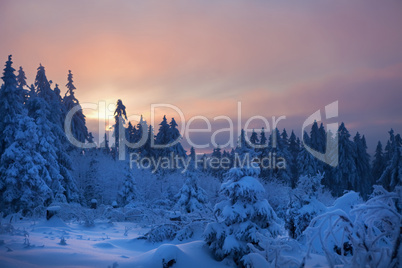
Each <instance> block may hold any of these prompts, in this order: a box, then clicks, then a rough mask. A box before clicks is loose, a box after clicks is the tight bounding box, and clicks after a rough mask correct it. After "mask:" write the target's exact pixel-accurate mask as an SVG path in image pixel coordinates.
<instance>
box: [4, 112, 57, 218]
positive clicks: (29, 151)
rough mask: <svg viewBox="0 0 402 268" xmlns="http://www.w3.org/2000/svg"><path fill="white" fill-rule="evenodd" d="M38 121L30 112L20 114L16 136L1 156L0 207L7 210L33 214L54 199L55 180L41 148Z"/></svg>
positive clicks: (6, 211) (7, 211) (8, 211)
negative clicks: (39, 148) (36, 121)
mask: <svg viewBox="0 0 402 268" xmlns="http://www.w3.org/2000/svg"><path fill="white" fill-rule="evenodd" d="M38 146H40V144H39V140H38V136H37V128H36V124H35V123H34V122H33V120H32V119H31V118H29V117H27V116H22V117H20V118H19V122H18V126H17V129H16V132H15V139H14V141H13V143H12V144H10V145H9V146H8V147H7V148H6V150H5V151H4V153H3V154H2V155H1V159H0V207H2V211H3V212H5V213H7V214H8V213H15V212H19V211H21V212H22V213H23V214H24V215H27V214H32V213H33V210H34V209H35V208H37V207H40V206H48V205H49V204H50V203H51V202H52V200H53V193H52V190H51V189H50V188H49V186H48V185H50V184H51V183H52V179H51V177H50V176H49V173H48V171H47V169H46V168H45V165H46V163H47V161H46V160H45V159H44V158H43V157H42V155H41V154H40V153H39V152H38Z"/></svg>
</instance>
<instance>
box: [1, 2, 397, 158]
mask: <svg viewBox="0 0 402 268" xmlns="http://www.w3.org/2000/svg"><path fill="white" fill-rule="evenodd" d="M401 29H402V2H401V1H398V0H384V1H371V0H359V1H346V0H340V1H321V0H316V1H310V0H306V1H257V0H256V1H239V0H230V1H229V0H225V1H212V0H203V1H201V0H180V1H176V0H174V1H152V0H151V1H150V0H147V1H128V0H127V1H104V0H102V1H99V0H98V1H50V0H49V1H28V0H25V1H20V0H17V1H7V0H3V1H1V2H0V36H1V39H0V59H2V61H3V62H5V61H6V60H7V56H8V55H9V54H13V61H14V63H15V67H16V69H17V68H18V67H19V66H23V68H24V70H25V72H26V75H27V78H28V82H29V83H33V80H34V78H35V74H36V68H37V67H38V66H39V63H41V64H42V65H44V66H45V68H46V72H47V77H48V78H49V79H51V80H53V82H54V83H58V84H59V85H61V86H62V90H65V87H64V85H65V84H66V78H67V72H68V70H69V69H71V70H72V72H73V74H74V81H75V86H76V87H77V91H76V96H77V97H78V99H79V100H80V102H81V103H86V102H98V101H107V102H110V103H115V102H116V100H117V99H122V100H123V102H124V104H125V105H126V107H127V113H128V114H144V115H145V117H146V118H147V120H148V121H149V114H150V105H151V104H152V103H169V104H173V105H175V106H177V107H179V108H180V109H181V110H182V111H183V112H184V114H185V116H186V118H187V119H188V118H190V117H192V116H195V115H203V116H207V117H209V118H213V117H214V116H219V115H227V116H231V117H233V118H235V117H236V114H237V109H236V108H237V102H238V101H241V103H242V108H243V110H242V116H243V118H244V121H245V120H246V119H247V118H249V117H251V116H253V115H262V116H264V117H268V118H271V116H277V117H279V116H281V115H285V116H286V117H287V119H286V120H283V121H282V122H281V123H280V124H279V125H278V127H279V128H283V127H286V128H287V129H288V130H290V129H294V130H295V132H296V134H297V135H298V136H300V133H299V132H300V131H301V126H302V123H303V121H304V119H306V118H307V117H308V116H309V115H310V114H312V113H313V112H315V111H316V110H318V109H323V108H324V106H325V105H327V104H329V103H331V102H333V101H336V100H338V101H339V118H338V121H339V122H341V121H344V122H345V123H346V126H347V127H348V129H349V130H350V132H351V134H352V135H354V134H355V133H356V131H359V132H361V133H362V134H365V135H366V137H367V140H368V142H369V146H370V147H369V150H370V151H369V152H370V153H372V151H373V150H374V147H375V144H376V142H377V140H379V139H381V140H382V141H385V139H386V138H387V131H388V130H389V129H390V128H391V127H392V128H394V129H395V131H396V132H399V133H401V132H402V117H401V115H402V105H401V101H402V94H401V93H402V30H401ZM86 114H87V119H88V124H89V127H90V130H92V131H94V132H96V130H94V129H91V128H96V122H95V119H94V117H95V113H94V112H92V111H87V112H86ZM167 116H168V117H172V116H176V115H175V113H172V114H168V115H167ZM159 121H160V120H159V119H157V123H159ZM257 125H258V122H255V126H257ZM215 127H219V122H216V125H215ZM222 127H228V126H227V125H225V126H222ZM199 139H200V140H201V139H202V137H199ZM204 139H205V137H204Z"/></svg>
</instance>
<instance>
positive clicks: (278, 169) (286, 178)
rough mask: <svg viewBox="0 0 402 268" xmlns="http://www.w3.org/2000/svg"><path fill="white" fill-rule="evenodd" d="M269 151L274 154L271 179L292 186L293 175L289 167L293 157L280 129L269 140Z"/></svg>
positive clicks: (270, 171)
mask: <svg viewBox="0 0 402 268" xmlns="http://www.w3.org/2000/svg"><path fill="white" fill-rule="evenodd" d="M268 151H269V152H270V153H271V154H272V159H275V165H274V161H273V160H272V167H271V169H270V170H269V173H270V175H269V176H270V179H273V180H277V181H278V182H281V183H285V184H287V185H289V186H290V185H291V180H292V179H291V177H292V173H291V171H290V168H289V167H288V163H289V161H291V159H292V156H291V154H290V152H289V149H288V143H287V140H286V139H283V138H282V136H281V135H280V133H279V130H278V129H275V130H274V131H273V132H272V134H271V135H270V138H269V143H268Z"/></svg>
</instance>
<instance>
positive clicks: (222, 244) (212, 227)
mask: <svg viewBox="0 0 402 268" xmlns="http://www.w3.org/2000/svg"><path fill="white" fill-rule="evenodd" d="M258 171H259V170H257V169H240V168H232V169H231V170H230V171H229V172H228V174H227V181H226V182H225V183H223V184H222V187H221V191H220V193H221V194H222V195H224V196H225V197H226V200H224V201H222V202H220V203H218V204H217V205H216V206H215V214H216V215H217V217H218V222H214V223H210V224H208V225H207V227H206V229H205V233H204V235H205V241H206V243H207V245H208V246H209V248H210V249H211V250H212V252H213V254H214V256H215V257H216V259H218V260H222V259H224V258H228V259H232V260H233V261H234V262H235V263H236V264H237V265H242V263H241V258H242V257H243V256H244V255H245V254H248V253H249V252H250V249H249V247H248V246H247V244H248V243H251V244H252V245H258V244H259V242H260V241H261V239H260V237H259V234H264V235H266V236H271V237H275V236H277V235H278V234H279V232H280V228H279V224H278V222H279V220H278V218H277V216H276V214H275V212H274V211H273V209H272V208H271V206H270V205H269V203H268V201H267V200H266V199H262V198H261V195H262V194H263V192H264V188H263V186H262V185H261V184H260V182H259V181H258V179H256V178H254V177H251V176H256V175H258Z"/></svg>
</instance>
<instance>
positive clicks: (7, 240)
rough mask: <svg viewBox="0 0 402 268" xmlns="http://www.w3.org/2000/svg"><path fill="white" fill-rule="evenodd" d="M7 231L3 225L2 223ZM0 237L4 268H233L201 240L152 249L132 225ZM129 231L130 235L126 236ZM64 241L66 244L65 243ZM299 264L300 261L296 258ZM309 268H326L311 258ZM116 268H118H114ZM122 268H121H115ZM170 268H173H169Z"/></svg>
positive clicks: (38, 228) (24, 224)
mask: <svg viewBox="0 0 402 268" xmlns="http://www.w3.org/2000/svg"><path fill="white" fill-rule="evenodd" d="M3 226H5V223H3ZM12 226H13V229H12V230H10V232H8V233H3V234H0V267H2V268H6V267H147V268H148V267H163V263H165V264H166V265H167V263H168V262H169V261H171V260H172V259H174V260H176V263H172V262H171V264H173V265H172V267H178V268H180V267H183V268H188V267H192V268H196V267H200V268H204V267H231V265H230V263H226V262H225V261H222V262H218V261H216V260H214V258H213V257H212V255H211V253H210V251H209V250H208V248H207V247H206V246H205V242H204V240H203V239H202V237H196V238H195V239H192V240H191V241H185V242H181V241H177V240H173V241H168V242H161V243H150V242H148V241H146V240H142V239H137V238H138V237H141V236H142V235H144V234H145V233H146V232H147V231H148V229H147V228H141V227H138V225H137V224H136V223H132V222H114V223H111V222H107V221H96V222H95V226H94V227H83V226H82V225H81V224H78V223H65V222H63V221H62V220H61V219H60V218H58V217H57V216H54V217H52V218H51V219H50V220H48V221H47V220H46V219H42V220H39V221H33V220H28V219H23V220H18V221H17V222H14V223H13V224H12ZM126 230H128V231H127V232H126ZM63 238H64V240H65V243H63V242H62V239H63ZM293 257H296V258H298V259H301V258H302V256H301V255H299V256H293ZM312 257H313V258H312V259H310V260H309V261H308V262H307V267H327V265H326V261H325V257H324V256H319V255H312ZM113 265H115V266H113ZM116 265H118V266H116ZM166 267H169V266H166Z"/></svg>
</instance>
